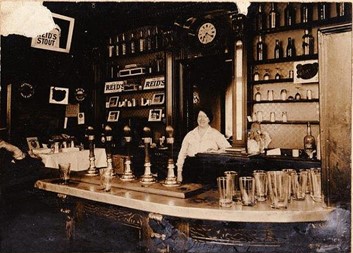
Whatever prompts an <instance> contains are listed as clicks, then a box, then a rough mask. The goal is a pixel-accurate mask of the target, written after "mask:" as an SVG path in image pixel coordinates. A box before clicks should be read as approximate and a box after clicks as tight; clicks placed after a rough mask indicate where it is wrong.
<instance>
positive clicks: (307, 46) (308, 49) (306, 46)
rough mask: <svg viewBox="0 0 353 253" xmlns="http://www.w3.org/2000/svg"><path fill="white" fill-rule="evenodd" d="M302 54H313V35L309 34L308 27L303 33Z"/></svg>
mask: <svg viewBox="0 0 353 253" xmlns="http://www.w3.org/2000/svg"><path fill="white" fill-rule="evenodd" d="M302 46H303V55H311V54H314V37H313V36H312V35H311V34H310V32H309V29H305V31H304V35H303V45H302Z"/></svg>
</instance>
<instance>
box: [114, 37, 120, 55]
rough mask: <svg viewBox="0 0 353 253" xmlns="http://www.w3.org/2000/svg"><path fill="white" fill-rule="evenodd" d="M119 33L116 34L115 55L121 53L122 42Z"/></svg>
mask: <svg viewBox="0 0 353 253" xmlns="http://www.w3.org/2000/svg"><path fill="white" fill-rule="evenodd" d="M119 42H120V41H119V35H116V42H115V43H116V44H115V56H119V55H120V50H121V49H120V43H119Z"/></svg>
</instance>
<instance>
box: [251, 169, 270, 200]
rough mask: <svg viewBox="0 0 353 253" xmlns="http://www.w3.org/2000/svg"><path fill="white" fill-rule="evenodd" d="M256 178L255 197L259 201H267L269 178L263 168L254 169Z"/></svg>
mask: <svg viewBox="0 0 353 253" xmlns="http://www.w3.org/2000/svg"><path fill="white" fill-rule="evenodd" d="M253 176H254V179H255V199H256V200H257V201H266V197H267V178H266V173H265V171H263V170H254V171H253Z"/></svg>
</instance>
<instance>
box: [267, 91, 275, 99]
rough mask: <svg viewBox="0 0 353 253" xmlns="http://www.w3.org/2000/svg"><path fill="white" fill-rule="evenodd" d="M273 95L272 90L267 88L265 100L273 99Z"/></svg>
mask: <svg viewBox="0 0 353 253" xmlns="http://www.w3.org/2000/svg"><path fill="white" fill-rule="evenodd" d="M273 97H274V95H273V90H268V91H267V100H268V101H273Z"/></svg>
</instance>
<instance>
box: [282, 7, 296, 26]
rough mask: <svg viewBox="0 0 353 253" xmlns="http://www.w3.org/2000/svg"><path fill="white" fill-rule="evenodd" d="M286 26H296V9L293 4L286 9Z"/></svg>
mask: <svg viewBox="0 0 353 253" xmlns="http://www.w3.org/2000/svg"><path fill="white" fill-rule="evenodd" d="M284 16H285V18H284V24H285V25H286V26H292V25H294V24H295V9H294V7H293V4H292V3H288V4H287V6H286V8H285V9H284Z"/></svg>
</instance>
